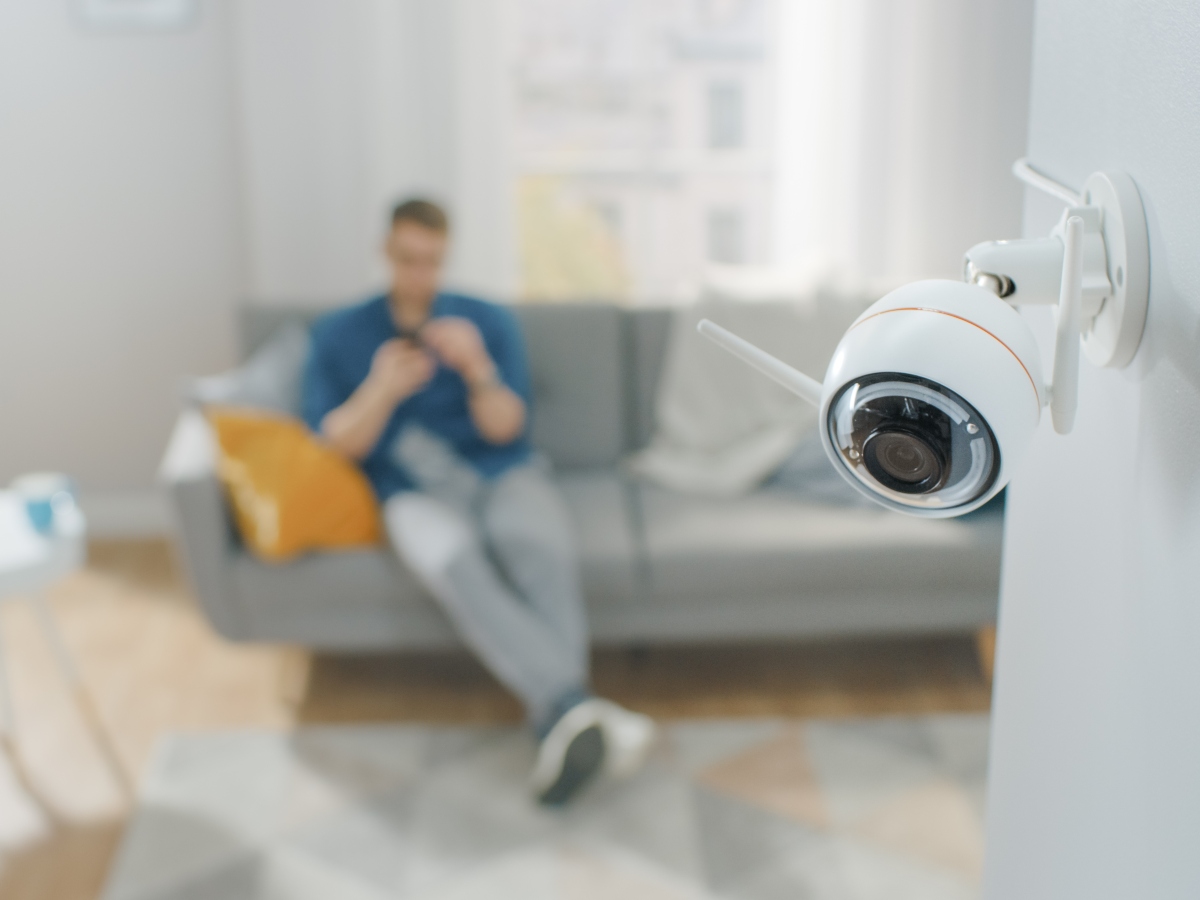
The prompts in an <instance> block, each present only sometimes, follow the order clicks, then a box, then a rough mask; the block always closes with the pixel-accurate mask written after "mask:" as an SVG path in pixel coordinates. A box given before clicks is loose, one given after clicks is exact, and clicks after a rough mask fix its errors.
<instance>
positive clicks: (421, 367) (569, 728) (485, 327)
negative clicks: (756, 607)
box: [304, 200, 654, 805]
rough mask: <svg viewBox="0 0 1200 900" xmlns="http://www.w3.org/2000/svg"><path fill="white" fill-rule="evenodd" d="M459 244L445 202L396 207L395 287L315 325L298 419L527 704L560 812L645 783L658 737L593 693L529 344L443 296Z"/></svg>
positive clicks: (537, 785)
mask: <svg viewBox="0 0 1200 900" xmlns="http://www.w3.org/2000/svg"><path fill="white" fill-rule="evenodd" d="M448 236H449V227H448V223H447V218H446V214H445V213H444V212H443V211H442V210H441V209H440V208H439V207H438V206H436V205H435V204H433V203H430V202H428V201H425V200H409V201H407V202H404V203H401V204H400V205H399V206H397V207H396V209H395V210H394V212H393V214H392V223H391V229H390V231H389V233H388V236H387V241H386V243H385V253H386V255H387V259H388V262H389V264H390V267H391V271H392V284H391V290H390V292H389V293H388V294H386V295H384V296H381V297H376V298H374V299H372V300H368V301H367V302H365V303H362V304H359V305H357V306H353V307H350V308H348V309H344V310H339V311H337V312H334V313H331V314H329V315H327V316H325V317H324V318H323V319H322V320H320V321H319V322H318V323H317V325H316V326H315V327H314V329H313V349H312V356H311V358H310V360H309V364H308V368H307V371H306V374H305V382H304V412H305V418H306V419H307V420H308V423H309V425H310V427H312V428H313V429H314V430H315V431H317V432H319V433H320V434H321V435H323V436H324V438H325V440H326V441H328V442H329V444H330V445H332V446H333V447H334V448H336V449H337V450H338V451H340V452H341V453H343V454H344V455H346V456H347V457H349V458H350V459H353V460H355V461H357V462H358V463H359V464H360V465H361V466H362V469H363V471H364V472H365V473H366V475H367V477H368V478H369V479H370V480H371V483H372V484H373V485H374V487H375V491H376V493H377V494H378V496H379V499H380V501H381V503H382V504H383V517H384V522H385V525H386V528H387V533H388V536H389V538H390V540H391V543H392V545H393V546H394V547H395V549H396V552H397V554H398V555H399V556H400V558H401V559H403V560H404V562H405V563H407V564H408V566H409V567H410V568H411V570H412V571H413V572H414V573H416V575H417V577H418V578H419V579H420V580H421V581H422V582H423V583H424V585H425V586H426V587H427V588H428V590H429V591H430V593H432V594H433V596H434V597H436V598H437V600H438V601H439V602H440V604H441V606H442V608H443V609H444V610H445V612H446V614H447V615H448V616H449V618H450V620H451V621H452V622H453V623H454V625H455V626H456V628H457V629H458V632H459V634H460V635H461V636H462V638H463V640H464V641H465V642H466V643H467V644H468V645H469V646H470V647H471V648H472V649H473V650H474V652H475V653H476V654H477V655H478V656H479V658H480V659H481V660H482V661H483V663H484V664H485V665H487V666H488V668H489V669H490V670H491V671H492V672H493V673H494V674H495V675H496V677H497V678H498V679H500V681H502V682H503V683H504V684H505V685H507V686H508V687H509V688H510V689H511V690H512V691H514V692H515V693H516V694H517V695H518V696H519V697H520V698H521V700H522V701H523V702H524V704H525V708H526V711H527V713H528V717H529V721H530V723H531V725H532V726H533V728H534V730H535V732H536V733H537V735H538V737H539V739H540V742H541V743H540V746H539V750H538V756H537V763H536V765H535V767H534V771H533V776H532V786H533V789H534V791H535V792H536V794H537V796H538V798H539V800H540V801H541V802H543V803H546V804H550V805H557V804H561V803H565V802H566V801H567V800H569V799H570V798H571V797H572V796H573V795H574V794H575V793H576V792H577V791H578V790H579V789H580V788H581V787H583V786H584V785H585V784H586V783H588V782H589V781H590V780H591V779H592V778H593V777H594V776H596V775H597V774H599V773H601V772H607V773H609V774H613V775H617V776H621V775H626V774H629V773H631V772H633V771H635V770H636V769H637V768H638V767H639V766H640V765H641V763H642V762H643V761H644V759H645V756H646V754H647V752H648V750H649V748H650V746H651V743H652V741H653V737H654V725H653V723H652V722H651V721H650V720H649V719H648V718H646V717H645V716H642V715H638V714H636V713H632V712H629V711H628V710H625V709H622V708H621V707H619V706H617V705H616V704H614V703H611V702H609V701H606V700H601V699H598V698H595V697H592V696H591V694H590V693H589V691H588V639H587V622H586V618H585V614H584V607H583V598H582V594H581V592H580V583H579V573H578V568H577V564H576V559H575V550H574V546H573V541H572V538H571V530H572V526H571V523H570V520H569V518H568V515H567V512H566V509H565V508H564V506H563V503H562V501H561V500H560V498H559V496H558V493H557V491H556V489H555V487H554V486H553V484H552V483H551V482H550V480H549V479H548V478H547V477H546V473H545V471H544V468H543V464H542V463H541V462H540V461H539V460H538V458H537V457H536V456H535V454H534V452H533V449H532V447H531V445H530V441H529V418H530V402H531V393H530V384H529V371H528V366H527V364H526V359H525V350H524V346H523V342H522V339H521V333H520V331H519V329H518V326H517V322H516V319H515V318H514V316H513V315H512V314H511V313H510V312H509V311H508V310H506V309H504V308H503V307H500V306H497V305H494V304H491V303H486V302H484V301H482V300H477V299H474V298H472V297H465V296H461V295H458V294H450V293H444V292H442V291H441V290H440V289H439V280H440V276H441V269H442V262H443V259H444V257H445V253H446V245H447V239H448Z"/></svg>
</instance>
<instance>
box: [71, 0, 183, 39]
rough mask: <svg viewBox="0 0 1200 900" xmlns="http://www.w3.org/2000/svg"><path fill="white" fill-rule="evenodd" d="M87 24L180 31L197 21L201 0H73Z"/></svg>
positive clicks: (120, 29) (99, 27)
mask: <svg viewBox="0 0 1200 900" xmlns="http://www.w3.org/2000/svg"><path fill="white" fill-rule="evenodd" d="M73 5H74V6H75V11H76V13H77V15H78V17H79V19H80V21H81V22H82V24H83V25H84V26H85V27H87V28H95V29H102V30H118V31H177V30H179V29H182V28H187V27H189V26H190V25H192V24H193V23H194V22H195V21H196V16H197V13H198V9H197V7H198V5H199V0H74V4H73Z"/></svg>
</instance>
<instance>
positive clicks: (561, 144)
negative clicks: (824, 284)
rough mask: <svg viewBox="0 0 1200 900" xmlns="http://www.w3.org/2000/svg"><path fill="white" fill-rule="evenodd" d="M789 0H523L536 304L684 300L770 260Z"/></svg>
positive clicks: (524, 207)
mask: <svg viewBox="0 0 1200 900" xmlns="http://www.w3.org/2000/svg"><path fill="white" fill-rule="evenodd" d="M775 2H777V0H656V2H654V3H638V2H632V0H513V6H512V9H513V13H514V21H513V35H514V45H513V46H514V51H515V52H514V55H513V58H512V64H511V70H510V71H511V78H512V88H513V123H514V124H513V128H514V132H515V133H514V135H513V138H514V141H513V146H514V152H515V156H514V160H515V161H514V165H515V172H514V179H515V196H516V202H517V218H518V234H519V239H518V240H519V250H520V259H519V264H518V268H519V294H520V296H521V297H522V298H523V299H526V300H534V301H536V300H562V299H572V298H578V299H587V298H592V299H595V298H605V299H618V300H625V301H628V302H634V303H639V302H640V303H645V302H661V301H671V300H677V299H685V298H687V297H689V296H692V295H694V293H695V290H696V286H697V284H698V282H699V280H700V277H701V276H702V273H703V270H704V267H705V266H706V265H707V264H709V263H710V262H724V263H764V262H766V261H767V254H768V251H769V247H770V241H771V235H770V225H771V220H772V210H771V193H772V190H771V189H772V154H771V148H772V146H773V142H772V136H771V133H770V111H771V103H772V96H771V93H772V87H773V76H772V66H773V49H774V48H773V46H772V44H771V34H772V28H771V21H772V16H773V15H774V12H775V8H774V4H775Z"/></svg>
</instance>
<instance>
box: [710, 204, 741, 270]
mask: <svg viewBox="0 0 1200 900" xmlns="http://www.w3.org/2000/svg"><path fill="white" fill-rule="evenodd" d="M743 231H744V229H743V227H742V211H741V210H740V209H736V208H733V207H717V208H716V209H711V210H709V212H708V259H709V261H710V262H715V263H726V264H730V265H734V264H737V263H744V262H746V254H745V235H744V234H743Z"/></svg>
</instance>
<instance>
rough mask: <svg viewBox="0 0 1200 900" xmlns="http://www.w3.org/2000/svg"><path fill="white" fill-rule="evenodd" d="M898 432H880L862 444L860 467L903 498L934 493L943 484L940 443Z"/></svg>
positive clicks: (943, 459) (944, 461)
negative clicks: (902, 494)
mask: <svg viewBox="0 0 1200 900" xmlns="http://www.w3.org/2000/svg"><path fill="white" fill-rule="evenodd" d="M930 437H931V436H928V435H921V434H917V433H914V432H912V431H909V430H907V429H900V428H879V429H876V430H875V431H873V432H872V433H871V434H870V436H869V437H868V438H867V439H866V440H865V441H864V442H863V450H862V455H863V463H864V464H865V465H866V467H867V471H869V472H870V473H871V474H872V475H873V476H875V478H877V479H878V480H879V482H880V483H881V484H885V485H887V486H888V487H890V488H892V490H896V491H900V492H902V493H905V494H925V493H928V492H929V491H936V490H937V489H938V488H940V487H941V486H942V483H943V482H944V481H945V480H946V449H947V448H944V447H941V446H938V444H939V443H941V442H940V441H938V440H937V439H936V438H935V439H934V440H930V439H929V438H930Z"/></svg>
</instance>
